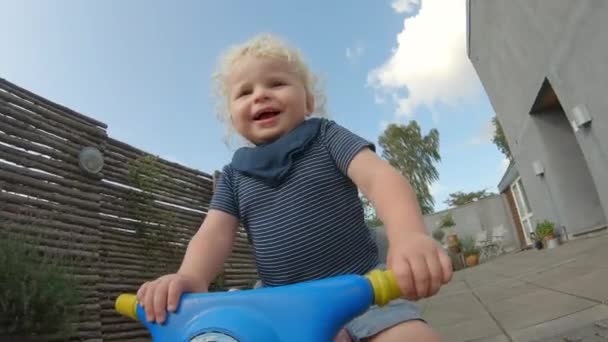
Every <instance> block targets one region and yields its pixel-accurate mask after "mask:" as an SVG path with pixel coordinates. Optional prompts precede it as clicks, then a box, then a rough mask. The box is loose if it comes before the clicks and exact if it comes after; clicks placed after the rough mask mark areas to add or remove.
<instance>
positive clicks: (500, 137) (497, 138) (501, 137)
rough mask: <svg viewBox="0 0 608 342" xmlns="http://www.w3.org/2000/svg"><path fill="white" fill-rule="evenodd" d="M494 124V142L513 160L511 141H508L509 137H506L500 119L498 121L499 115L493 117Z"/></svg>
mask: <svg viewBox="0 0 608 342" xmlns="http://www.w3.org/2000/svg"><path fill="white" fill-rule="evenodd" d="M492 124H493V125H494V136H493V137H492V142H493V143H494V145H496V147H497V148H498V150H499V151H500V152H502V153H503V154H504V155H505V156H506V157H507V158H508V159H509V160H513V156H512V154H511V149H510V148H509V143H508V142H507V138H506V137H505V133H504V131H503V130H502V125H501V124H500V121H498V117H497V116H494V117H493V118H492Z"/></svg>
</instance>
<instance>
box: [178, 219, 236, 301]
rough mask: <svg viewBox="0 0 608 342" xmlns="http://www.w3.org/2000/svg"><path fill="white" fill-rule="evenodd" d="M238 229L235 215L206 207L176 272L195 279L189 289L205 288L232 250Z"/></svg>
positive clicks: (204, 289)
mask: <svg viewBox="0 0 608 342" xmlns="http://www.w3.org/2000/svg"><path fill="white" fill-rule="evenodd" d="M237 228H238V220H237V219H236V217H234V216H232V215H230V214H227V213H224V212H223V211H219V210H213V209H211V210H209V212H208V213H207V217H206V218H205V220H204V221H203V223H202V224H201V227H200V228H199V230H198V231H197V232H196V234H195V235H194V237H192V240H190V243H189V244H188V248H187V249H186V254H185V255H184V260H183V261H182V265H181V267H180V268H179V271H177V273H178V274H180V275H184V276H187V277H189V278H191V279H195V280H196V284H197V288H196V289H194V290H193V291H195V292H204V291H207V288H208V287H209V285H211V282H212V281H213V279H215V277H216V276H217V274H218V273H219V272H220V271H221V269H222V266H223V265H224V262H225V261H226V259H227V258H228V256H230V253H231V252H232V246H233V243H234V237H235V234H236V231H237Z"/></svg>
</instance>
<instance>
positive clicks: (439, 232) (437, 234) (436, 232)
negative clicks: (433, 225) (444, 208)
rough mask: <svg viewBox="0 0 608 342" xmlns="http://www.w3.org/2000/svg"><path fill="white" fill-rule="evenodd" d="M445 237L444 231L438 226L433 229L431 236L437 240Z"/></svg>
mask: <svg viewBox="0 0 608 342" xmlns="http://www.w3.org/2000/svg"><path fill="white" fill-rule="evenodd" d="M444 237H445V232H444V231H443V230H442V229H440V228H438V229H435V230H433V238H434V239H435V240H437V241H439V242H441V241H443V238H444Z"/></svg>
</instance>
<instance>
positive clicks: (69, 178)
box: [0, 79, 257, 341]
mask: <svg viewBox="0 0 608 342" xmlns="http://www.w3.org/2000/svg"><path fill="white" fill-rule="evenodd" d="M106 129H107V127H106V125H105V124H103V123H101V122H99V121H96V120H94V119H91V118H88V117H86V116H83V115H81V114H78V113H76V112H74V111H72V110H70V109H68V108H65V107H63V106H60V105H57V104H55V103H52V102H50V101H48V100H46V99H43V98H41V97H39V96H37V95H35V94H32V93H31V92H29V91H26V90H24V89H22V88H20V87H18V86H16V85H14V84H12V83H10V82H7V81H5V80H3V79H0V224H1V225H2V227H1V228H3V229H4V230H7V229H8V228H10V230H11V231H13V232H18V233H19V234H20V236H22V237H23V238H24V239H25V240H27V239H28V238H31V239H30V240H31V241H32V243H35V246H36V248H38V249H40V250H41V251H46V252H49V253H51V252H52V253H56V254H61V255H68V256H70V257H71V258H72V259H73V260H76V262H77V266H76V268H75V272H76V274H77V276H78V279H79V280H80V281H81V290H82V293H83V294H84V300H83V302H82V303H81V304H80V307H79V309H80V310H81V311H82V315H81V316H80V319H79V322H78V326H77V334H76V335H75V336H74V337H73V340H97V341H99V340H104V341H106V340H107V341H134V340H142V341H145V340H149V337H148V334H147V332H146V331H145V330H144V329H142V328H141V326H140V325H139V324H138V323H137V322H131V321H129V320H127V319H125V318H123V317H121V316H119V315H118V314H116V313H115V312H114V310H113V305H114V300H115V298H116V297H117V296H118V295H119V294H120V293H122V292H135V291H136V290H137V288H138V287H139V285H141V284H142V283H143V282H144V281H146V280H149V279H152V278H155V277H158V276H159V275H162V274H166V273H168V272H174V271H176V270H177V268H178V267H179V263H180V262H181V259H182V257H183V253H184V252H185V248H186V245H187V243H188V241H189V239H190V238H191V237H192V235H193V234H194V233H195V232H196V230H197V229H198V227H199V226H200V224H201V223H202V220H203V219H204V217H205V213H206V211H207V208H208V205H209V201H210V198H211V195H212V193H213V177H212V176H211V175H210V174H207V173H204V172H201V171H198V170H194V169H191V168H188V167H185V166H182V165H179V164H176V163H172V162H169V161H166V160H163V159H160V158H156V157H154V156H153V155H151V154H150V153H147V152H144V151H141V150H138V149H136V148H134V147H131V146H129V145H127V144H125V143H123V142H120V141H117V140H115V139H112V138H110V137H108V136H107V134H106ZM84 147H95V148H97V149H98V150H99V151H101V153H102V155H103V158H104V167H103V169H102V171H101V172H100V173H97V174H88V173H85V172H84V171H83V170H82V168H81V167H80V166H79V153H80V152H81V151H82V149H83V148H84ZM256 279H257V274H256V271H255V264H254V262H253V257H252V252H251V249H250V246H249V243H248V241H247V236H246V234H245V232H244V231H243V230H242V229H241V230H240V231H239V233H238V238H237V241H236V244H235V248H234V252H233V255H232V256H231V257H230V259H229V260H228V262H227V264H226V265H225V268H224V274H223V276H222V283H223V285H224V286H230V287H248V286H251V285H252V284H253V282H254V281H255V280H256Z"/></svg>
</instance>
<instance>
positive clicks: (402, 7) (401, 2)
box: [391, 0, 420, 13]
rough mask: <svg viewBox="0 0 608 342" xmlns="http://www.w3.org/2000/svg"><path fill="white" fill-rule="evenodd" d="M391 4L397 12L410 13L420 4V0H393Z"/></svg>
mask: <svg viewBox="0 0 608 342" xmlns="http://www.w3.org/2000/svg"><path fill="white" fill-rule="evenodd" d="M391 6H392V7H393V9H394V10H395V12H397V13H410V12H412V11H413V10H414V9H415V8H418V6H420V0H393V3H392V4H391Z"/></svg>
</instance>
